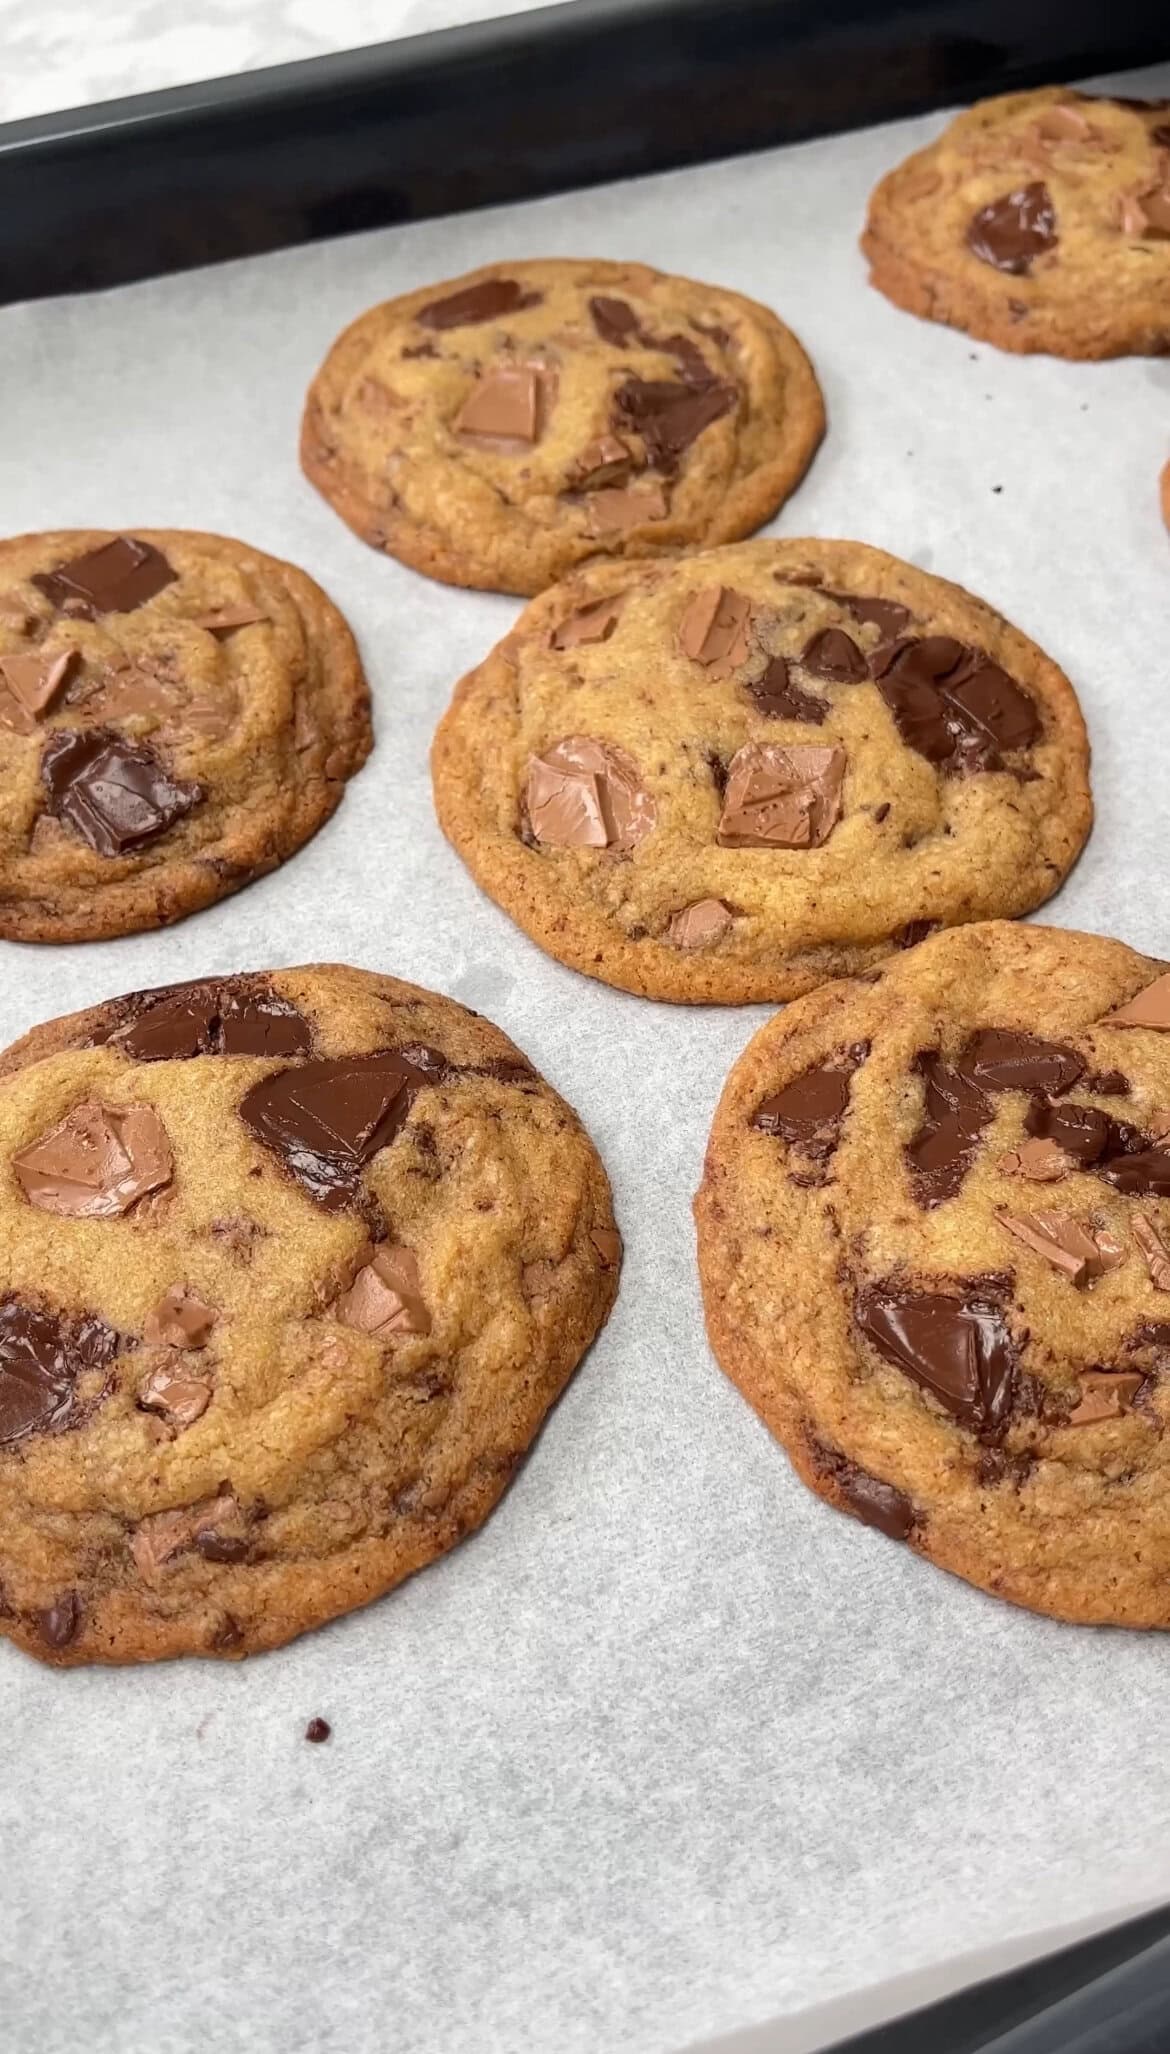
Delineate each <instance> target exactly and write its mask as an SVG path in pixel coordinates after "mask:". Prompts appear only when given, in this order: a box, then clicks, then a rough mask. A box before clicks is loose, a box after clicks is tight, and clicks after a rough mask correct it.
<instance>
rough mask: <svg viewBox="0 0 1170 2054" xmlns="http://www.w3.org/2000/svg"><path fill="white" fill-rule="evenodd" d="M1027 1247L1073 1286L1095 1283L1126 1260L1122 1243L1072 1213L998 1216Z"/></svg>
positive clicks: (1032, 1213)
mask: <svg viewBox="0 0 1170 2054" xmlns="http://www.w3.org/2000/svg"><path fill="white" fill-rule="evenodd" d="M996 1218H997V1219H998V1221H999V1223H1000V1226H1001V1227H1005V1228H1006V1229H1007V1231H1008V1233H1009V1234H1012V1235H1014V1237H1015V1239H1016V1240H1017V1241H1022V1242H1023V1244H1024V1246H1025V1248H1031V1249H1033V1250H1034V1251H1035V1253H1036V1254H1037V1255H1042V1256H1043V1258H1044V1260H1045V1262H1050V1263H1051V1264H1052V1267H1053V1269H1056V1270H1059V1271H1060V1272H1061V1275H1062V1276H1066V1277H1067V1278H1068V1280H1069V1283H1070V1284H1088V1283H1093V1282H1094V1281H1095V1280H1096V1279H1097V1278H1098V1277H1101V1276H1104V1274H1105V1272H1106V1270H1110V1269H1116V1268H1117V1265H1118V1263H1119V1262H1120V1261H1121V1260H1122V1255H1123V1251H1122V1249H1121V1246H1120V1244H1119V1243H1118V1242H1117V1241H1115V1240H1114V1238H1113V1236H1112V1235H1111V1234H1109V1233H1107V1232H1106V1231H1105V1230H1104V1229H1103V1228H1100V1227H1094V1225H1093V1223H1092V1221H1091V1220H1078V1219H1073V1217H1072V1216H1071V1214H1069V1213H1061V1212H1025V1213H1010V1212H1001V1213H997V1214H996Z"/></svg>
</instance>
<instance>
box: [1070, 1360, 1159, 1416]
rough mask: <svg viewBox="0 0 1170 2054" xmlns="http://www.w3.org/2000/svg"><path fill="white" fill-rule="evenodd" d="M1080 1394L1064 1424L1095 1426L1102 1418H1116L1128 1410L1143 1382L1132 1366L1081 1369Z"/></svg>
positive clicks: (1143, 1379)
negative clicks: (1130, 1368)
mask: <svg viewBox="0 0 1170 2054" xmlns="http://www.w3.org/2000/svg"><path fill="white" fill-rule="evenodd" d="M1079 1382H1080V1387H1081V1388H1080V1397H1079V1399H1078V1402H1077V1404H1076V1405H1075V1406H1074V1408H1073V1410H1072V1411H1071V1412H1070V1413H1069V1415H1068V1417H1067V1419H1066V1420H1065V1421H1064V1422H1063V1423H1064V1425H1065V1426H1097V1425H1098V1424H1099V1423H1100V1421H1101V1420H1103V1419H1120V1418H1121V1417H1122V1415H1123V1413H1126V1412H1128V1411H1129V1410H1130V1408H1131V1407H1132V1405H1133V1401H1134V1399H1135V1398H1136V1397H1137V1394H1138V1392H1139V1391H1140V1390H1141V1387H1142V1385H1143V1384H1144V1383H1145V1377H1144V1376H1139V1375H1138V1374H1137V1372H1136V1371H1135V1370H1127V1369H1122V1370H1104V1369H1083V1370H1082V1371H1081V1374H1080V1379H1079Z"/></svg>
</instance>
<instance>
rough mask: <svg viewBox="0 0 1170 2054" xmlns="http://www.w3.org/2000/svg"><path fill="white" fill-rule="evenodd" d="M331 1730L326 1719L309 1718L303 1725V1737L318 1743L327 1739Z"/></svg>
mask: <svg viewBox="0 0 1170 2054" xmlns="http://www.w3.org/2000/svg"><path fill="white" fill-rule="evenodd" d="M332 1731H333V1728H332V1726H331V1725H330V1724H329V1721H328V1719H310V1720H309V1723H308V1725H307V1726H306V1727H305V1739H306V1740H312V1741H314V1742H317V1743H320V1742H321V1741H322V1740H328V1738H329V1735H330V1734H331V1733H332Z"/></svg>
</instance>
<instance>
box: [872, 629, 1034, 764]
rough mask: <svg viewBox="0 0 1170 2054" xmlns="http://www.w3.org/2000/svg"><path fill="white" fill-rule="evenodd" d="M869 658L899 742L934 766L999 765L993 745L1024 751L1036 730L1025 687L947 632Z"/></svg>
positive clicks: (898, 645) (883, 648)
mask: <svg viewBox="0 0 1170 2054" xmlns="http://www.w3.org/2000/svg"><path fill="white" fill-rule="evenodd" d="M870 663H871V669H872V671H873V674H874V676H875V678H876V679H877V684H878V690H879V692H880V693H881V695H882V698H883V699H884V700H885V702H886V705H887V706H888V707H889V710H890V713H891V715H892V717H893V720H894V724H895V726H896V727H897V729H898V732H899V734H900V735H901V737H902V740H903V741H904V742H905V743H906V744H907V746H908V747H909V748H911V749H915V750H917V752H918V754H919V755H920V756H925V757H926V760H927V762H928V763H933V764H935V765H937V766H938V768H939V769H942V770H945V771H948V772H951V773H955V774H963V773H970V772H974V771H979V770H1000V769H1002V767H1003V765H1002V762H1001V760H1000V755H999V751H1000V749H1026V748H1028V747H1030V746H1031V744H1032V743H1033V742H1034V741H1036V739H1037V737H1038V736H1039V733H1040V722H1039V719H1038V716H1037V713H1036V708H1035V706H1034V705H1033V703H1032V700H1031V699H1030V698H1029V697H1028V695H1027V693H1026V692H1024V691H1022V690H1021V688H1020V686H1019V685H1017V684H1016V682H1015V680H1014V679H1013V678H1010V677H1009V676H1008V674H1007V672H1006V671H1005V670H1003V669H1001V667H1000V665H999V664H998V663H993V662H992V661H991V658H990V657H989V656H986V655H984V654H983V652H982V651H981V650H978V649H965V648H964V647H963V644H962V643H961V642H956V641H955V640H954V639H953V637H952V636H950V635H928V636H925V637H924V638H923V639H922V640H920V641H906V642H899V643H894V644H893V645H892V646H884V647H882V648H880V649H877V650H875V651H874V654H873V656H872V658H871V659H870Z"/></svg>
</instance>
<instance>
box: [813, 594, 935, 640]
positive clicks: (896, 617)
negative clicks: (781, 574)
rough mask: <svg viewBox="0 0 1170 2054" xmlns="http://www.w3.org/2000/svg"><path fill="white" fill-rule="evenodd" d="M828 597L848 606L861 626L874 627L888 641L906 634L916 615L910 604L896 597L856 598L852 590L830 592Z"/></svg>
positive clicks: (826, 596)
mask: <svg viewBox="0 0 1170 2054" xmlns="http://www.w3.org/2000/svg"><path fill="white" fill-rule="evenodd" d="M825 598H826V599H835V600H836V601H837V604H838V605H839V606H847V607H848V609H849V611H850V613H851V614H852V615H853V618H854V620H855V621H856V622H857V623H858V626H859V627H867V626H868V627H874V628H876V629H877V631H878V633H879V635H881V636H882V637H883V639H885V640H887V641H890V642H892V641H894V640H895V639H896V638H897V637H898V636H899V635H904V634H905V632H906V630H907V628H908V627H909V626H910V623H911V621H912V620H913V618H914V616H913V614H912V613H911V611H910V608H909V607H908V606H901V605H899V603H898V601H897V600H896V599H869V598H854V596H853V594H852V593H850V592H830V591H828V590H827V589H826V591H825Z"/></svg>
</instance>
